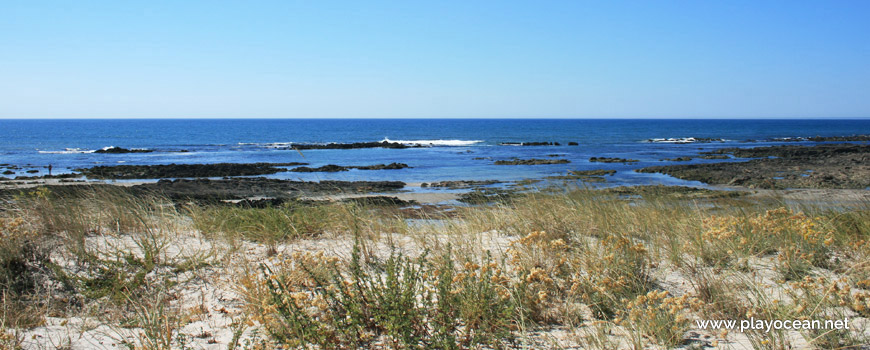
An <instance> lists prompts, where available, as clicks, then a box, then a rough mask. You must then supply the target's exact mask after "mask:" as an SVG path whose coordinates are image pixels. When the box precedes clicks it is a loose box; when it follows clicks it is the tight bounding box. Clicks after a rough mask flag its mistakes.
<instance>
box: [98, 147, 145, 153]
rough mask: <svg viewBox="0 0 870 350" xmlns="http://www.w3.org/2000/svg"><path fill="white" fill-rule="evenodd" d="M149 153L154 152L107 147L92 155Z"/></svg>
mask: <svg viewBox="0 0 870 350" xmlns="http://www.w3.org/2000/svg"><path fill="white" fill-rule="evenodd" d="M151 152H154V151H152V150H149V149H126V148H122V147H107V148H103V149H98V150H96V151H94V153H114V154H120V153H151Z"/></svg>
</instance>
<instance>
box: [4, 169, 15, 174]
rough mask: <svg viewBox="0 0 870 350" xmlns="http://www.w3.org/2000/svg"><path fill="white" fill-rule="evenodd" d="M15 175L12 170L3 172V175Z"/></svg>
mask: <svg viewBox="0 0 870 350" xmlns="http://www.w3.org/2000/svg"><path fill="white" fill-rule="evenodd" d="M13 174H15V172H14V171H12V170H6V171H4V172H3V175H13Z"/></svg>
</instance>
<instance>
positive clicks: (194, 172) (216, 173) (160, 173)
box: [75, 162, 307, 179]
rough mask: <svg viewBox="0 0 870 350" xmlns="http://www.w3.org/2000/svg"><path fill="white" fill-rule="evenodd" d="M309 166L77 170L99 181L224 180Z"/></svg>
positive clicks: (105, 167)
mask: <svg viewBox="0 0 870 350" xmlns="http://www.w3.org/2000/svg"><path fill="white" fill-rule="evenodd" d="M302 164H307V163H295V162H294V163H242V164H237V163H217V164H168V165H115V166H97V167H93V168H87V169H75V170H76V171H79V172H81V173H82V175H85V176H87V177H90V178H97V179H163V178H180V177H224V176H252V175H266V174H274V173H279V172H282V171H287V170H285V169H282V168H278V167H279V166H295V165H302Z"/></svg>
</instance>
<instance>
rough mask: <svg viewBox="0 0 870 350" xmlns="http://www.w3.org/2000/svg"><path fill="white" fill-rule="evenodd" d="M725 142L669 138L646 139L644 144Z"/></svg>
mask: <svg viewBox="0 0 870 350" xmlns="http://www.w3.org/2000/svg"><path fill="white" fill-rule="evenodd" d="M725 141H727V140H723V139H718V138H707V137H671V138H654V139H647V140H645V142H653V143H697V142H701V143H708V142H725Z"/></svg>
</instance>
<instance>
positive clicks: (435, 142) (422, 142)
mask: <svg viewBox="0 0 870 350" xmlns="http://www.w3.org/2000/svg"><path fill="white" fill-rule="evenodd" d="M381 142H389V143H401V144H403V145H408V146H416V145H420V146H471V145H473V144H476V143H481V142H483V141H481V140H390V139H388V138H386V137H385V138H384V140H383V141H381Z"/></svg>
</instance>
